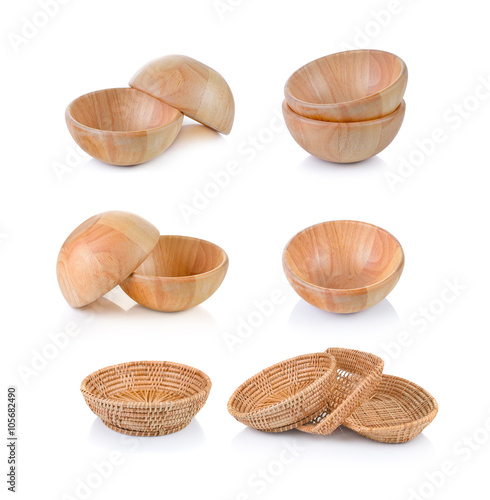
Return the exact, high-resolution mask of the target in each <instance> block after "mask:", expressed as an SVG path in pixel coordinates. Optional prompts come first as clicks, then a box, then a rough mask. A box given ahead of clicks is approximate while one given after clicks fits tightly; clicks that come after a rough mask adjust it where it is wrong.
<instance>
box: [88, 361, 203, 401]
mask: <svg viewBox="0 0 490 500" xmlns="http://www.w3.org/2000/svg"><path fill="white" fill-rule="evenodd" d="M208 383H209V379H207V377H206V376H205V375H204V374H202V373H201V372H199V370H196V369H195V368H192V367H187V366H184V365H177V364H173V363H165V362H162V363H159V364H144V363H143V364H138V363H127V364H123V365H116V366H110V367H108V368H106V369H103V370H99V371H98V372H95V373H94V374H92V375H90V376H89V377H87V379H86V380H85V381H84V384H85V389H86V390H87V391H88V392H90V393H91V394H92V395H93V396H96V397H100V398H104V399H110V400H113V401H122V402H128V403H131V402H137V403H159V402H164V401H170V400H178V399H183V398H186V397H190V396H193V395H195V394H197V393H199V392H201V391H203V390H205V389H206V387H207V385H208Z"/></svg>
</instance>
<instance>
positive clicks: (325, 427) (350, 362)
mask: <svg viewBox="0 0 490 500" xmlns="http://www.w3.org/2000/svg"><path fill="white" fill-rule="evenodd" d="M326 352H327V353H329V354H332V355H333V356H334V357H335V360H336V362H337V380H336V382H335V384H334V387H333V391H332V393H331V395H330V397H329V398H328V401H327V404H326V405H325V407H324V409H323V412H322V413H320V414H319V415H318V416H317V417H315V418H314V419H312V420H311V421H309V422H308V423H307V424H305V425H301V426H299V427H298V429H299V430H300V431H303V432H309V433H312V434H331V433H332V432H333V431H334V430H335V429H336V428H337V427H339V426H340V425H341V424H342V423H343V422H344V420H345V419H346V418H347V417H349V416H350V415H351V414H352V413H353V412H354V411H355V410H356V409H357V408H358V407H359V406H360V405H361V404H362V403H363V402H364V401H366V400H367V399H369V397H370V396H371V394H372V393H373V391H374V390H375V388H376V387H377V385H378V384H379V382H380V381H381V374H382V372H383V366H384V363H383V360H382V359H381V358H379V357H378V356H375V355H374V354H370V353H367V352H362V351H355V350H352V349H340V348H331V349H327V351H326Z"/></svg>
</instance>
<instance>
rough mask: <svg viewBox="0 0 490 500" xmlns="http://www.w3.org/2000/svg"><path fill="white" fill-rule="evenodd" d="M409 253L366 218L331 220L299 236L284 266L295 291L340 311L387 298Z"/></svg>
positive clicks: (288, 247)
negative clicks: (364, 219)
mask: <svg viewBox="0 0 490 500" xmlns="http://www.w3.org/2000/svg"><path fill="white" fill-rule="evenodd" d="M404 262H405V257H404V253H403V249H402V247H401V245H400V243H399V242H398V240H397V239H396V238H394V237H393V236H392V235H391V234H390V233H388V231H385V230H384V229H381V228H379V227H377V226H374V225H372V224H368V223H366V222H356V221H347V220H340V221H331V222H324V223H321V224H317V225H315V226H311V227H309V228H307V229H304V230H303V231H301V232H299V233H298V234H297V235H296V236H294V237H293V238H292V239H291V240H290V241H289V243H288V244H287V245H286V248H285V249H284V253H283V268H284V272H285V274H286V277H287V279H288V281H289V283H290V284H291V286H292V287H293V288H294V290H295V291H296V293H297V294H298V295H299V296H300V297H301V298H303V299H304V300H306V301H307V302H309V303H310V304H312V305H314V306H315V307H318V308H320V309H324V310H325V311H330V312H335V313H353V312H358V311H362V310H363V309H367V308H369V307H371V306H374V305H375V304H377V303H378V302H380V301H381V300H383V299H384V298H385V297H386V296H387V295H388V294H389V293H390V292H391V291H392V290H393V288H394V286H395V285H396V284H397V283H398V280H399V279H400V276H401V274H402V271H403V266H404Z"/></svg>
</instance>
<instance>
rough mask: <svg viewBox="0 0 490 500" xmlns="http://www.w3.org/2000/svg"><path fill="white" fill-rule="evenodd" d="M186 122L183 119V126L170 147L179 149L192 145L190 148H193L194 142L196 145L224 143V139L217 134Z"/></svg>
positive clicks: (207, 128) (202, 126) (199, 125)
mask: <svg viewBox="0 0 490 500" xmlns="http://www.w3.org/2000/svg"><path fill="white" fill-rule="evenodd" d="M186 122H187V120H186V119H185V118H184V124H183V125H182V128H181V129H180V132H179V135H178V136H177V138H176V139H175V141H174V142H173V143H172V146H175V145H177V146H179V147H180V146H185V145H187V144H192V147H195V146H196V141H197V143H199V142H226V139H225V138H224V137H223V136H222V135H221V134H220V133H219V132H216V131H215V130H213V129H211V128H209V127H206V126H204V125H201V124H200V123H196V122H194V121H189V122H187V123H186Z"/></svg>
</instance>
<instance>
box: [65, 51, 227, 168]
mask: <svg viewBox="0 0 490 500" xmlns="http://www.w3.org/2000/svg"><path fill="white" fill-rule="evenodd" d="M184 115H186V116H188V117H190V118H192V119H193V120H196V121H197V122H199V123H202V124H203V125H206V126H207V127H209V128H211V129H213V130H216V131H217V132H220V133H222V134H229V133H230V131H231V127H232V125H233V120H234V117H235V103H234V100H233V94H232V93H231V90H230V87H229V86H228V84H227V83H226V81H225V79H224V78H223V77H222V76H221V75H220V74H219V73H218V72H217V71H215V70H214V69H212V68H210V67H209V66H206V65H205V64H203V63H201V62H199V61H196V60H195V59H192V58H191V57H187V56H182V55H170V56H164V57H161V58H159V59H156V60H154V61H151V62H149V63H148V64H146V65H145V66H143V67H142V68H141V69H140V70H139V71H138V72H137V73H136V74H135V75H134V76H133V78H132V79H131V81H130V82H129V88H127V87H126V88H116V89H106V90H99V91H96V92H91V93H89V94H85V95H83V96H81V97H79V98H77V99H75V100H74V101H73V102H72V103H70V104H69V105H68V107H67V108H66V113H65V118H66V124H67V126H68V130H69V131H70V134H71V135H72V137H73V139H75V141H76V142H77V144H78V145H79V146H80V147H81V148H82V149H83V150H84V151H85V152H86V153H88V154H89V155H90V156H93V157H94V158H97V159H99V160H101V161H103V162H105V163H110V164H113V165H137V164H139V163H143V162H146V161H148V160H151V159H152V158H155V157H156V156H158V155H159V154H161V153H163V152H164V151H165V150H166V149H167V148H168V147H169V146H170V145H171V144H172V143H173V141H174V140H175V138H176V137H177V135H178V134H179V132H180V129H181V127H182V120H183V117H184Z"/></svg>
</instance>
